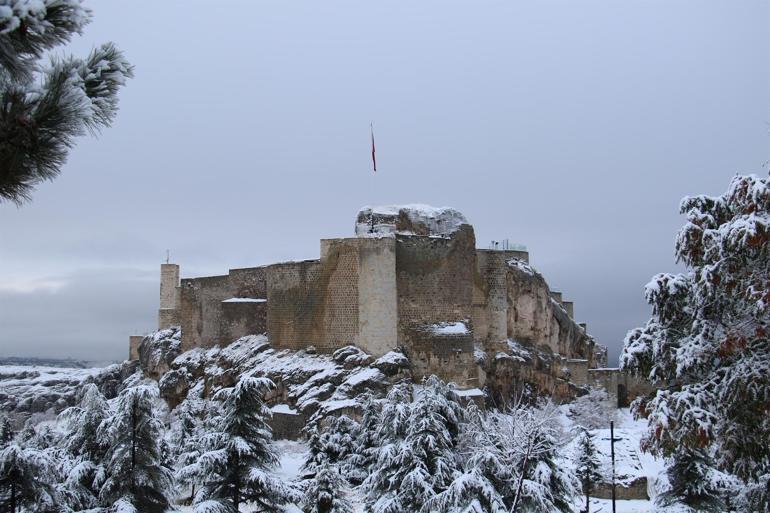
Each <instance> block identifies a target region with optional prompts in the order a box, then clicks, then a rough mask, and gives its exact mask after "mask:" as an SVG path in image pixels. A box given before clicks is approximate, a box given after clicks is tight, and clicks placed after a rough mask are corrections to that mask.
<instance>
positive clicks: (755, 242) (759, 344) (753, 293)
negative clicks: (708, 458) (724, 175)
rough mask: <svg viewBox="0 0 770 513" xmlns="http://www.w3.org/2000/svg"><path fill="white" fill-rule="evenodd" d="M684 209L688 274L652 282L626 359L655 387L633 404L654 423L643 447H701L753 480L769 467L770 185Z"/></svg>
mask: <svg viewBox="0 0 770 513" xmlns="http://www.w3.org/2000/svg"><path fill="white" fill-rule="evenodd" d="M680 211H681V213H683V214H685V215H686V216H687V222H686V224H685V225H684V227H683V228H682V229H681V231H680V232H679V235H678V236H677V239H676V256H677V259H678V260H679V261H680V262H682V263H684V265H685V266H686V271H685V272H684V273H681V274H658V275H656V276H654V277H653V279H652V281H651V282H650V283H648V284H647V286H646V288H645V296H646V299H647V302H648V303H649V304H650V305H651V306H652V314H653V316H652V318H651V319H650V321H648V323H647V325H646V326H645V327H643V328H637V329H635V330H633V331H631V332H629V334H628V335H627V337H626V340H625V347H624V349H623V353H622V355H621V366H622V367H623V368H624V369H627V370H631V371H633V372H635V373H637V374H638V375H641V376H643V377H645V378H647V379H649V380H650V381H652V382H655V383H656V384H657V385H658V387H657V390H656V391H655V392H653V393H652V394H651V395H650V396H649V397H646V398H644V399H643V400H641V401H638V402H637V403H636V405H635V411H636V413H637V414H639V415H642V416H645V417H647V419H648V423H649V429H648V432H647V436H646V437H645V439H644V440H643V447H644V448H645V449H647V450H650V451H651V452H654V453H657V454H663V455H665V456H670V455H673V454H674V453H676V452H677V451H679V450H680V448H686V449H691V450H693V451H695V450H704V451H705V452H706V453H708V454H713V455H714V457H715V464H716V466H717V468H718V469H720V470H723V471H727V472H730V473H734V474H736V475H737V476H738V477H740V478H741V479H743V480H746V481H749V482H750V481H755V482H757V481H759V480H763V479H764V476H768V474H769V473H770V422H768V421H767V419H768V415H767V412H768V411H770V379H768V376H770V338H768V333H770V281H768V276H770V186H768V180H767V179H765V178H758V177H757V176H753V175H749V176H736V177H734V178H733V180H732V182H731V184H730V186H729V188H728V190H727V192H726V193H725V194H723V195H721V196H717V197H710V196H696V197H691V198H685V199H684V200H682V203H681V206H680ZM769 495H770V494H769ZM762 507H765V508H767V507H768V506H767V504H765V505H760V506H759V508H760V509H761V508H762Z"/></svg>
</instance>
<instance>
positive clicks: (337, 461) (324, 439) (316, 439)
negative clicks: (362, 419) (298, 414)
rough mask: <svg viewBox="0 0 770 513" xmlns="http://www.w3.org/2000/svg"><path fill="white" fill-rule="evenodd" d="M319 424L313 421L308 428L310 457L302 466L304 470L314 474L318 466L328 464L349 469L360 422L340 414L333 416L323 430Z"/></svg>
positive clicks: (306, 472) (307, 473) (308, 473)
mask: <svg viewBox="0 0 770 513" xmlns="http://www.w3.org/2000/svg"><path fill="white" fill-rule="evenodd" d="M318 424H319V423H318V422H313V423H312V424H309V425H308V427H307V428H306V432H307V439H308V458H307V459H306V460H305V463H304V464H303V466H302V471H303V472H304V473H305V474H306V475H311V476H312V475H313V474H315V472H316V469H317V468H318V467H320V466H325V465H328V464H332V465H337V466H338V467H340V468H342V469H344V470H347V469H348V468H349V464H348V459H349V458H350V457H351V456H352V455H353V454H354V452H355V450H356V445H355V443H356V436H357V432H358V431H359V425H358V423H357V422H356V421H354V420H353V419H351V418H350V417H348V416H347V415H340V416H339V417H332V418H331V419H330V422H329V425H328V426H327V428H326V429H325V430H323V431H321V429H320V426H319V425H318ZM346 474H347V472H346Z"/></svg>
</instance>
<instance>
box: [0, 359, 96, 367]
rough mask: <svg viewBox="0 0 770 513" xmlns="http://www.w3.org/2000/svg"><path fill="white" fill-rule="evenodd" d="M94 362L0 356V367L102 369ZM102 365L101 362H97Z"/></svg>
mask: <svg viewBox="0 0 770 513" xmlns="http://www.w3.org/2000/svg"><path fill="white" fill-rule="evenodd" d="M94 363H95V362H87V361H85V360H73V359H72V358H36V357H31V356H0V365H22V366H25V367H26V366H42V367H60V368H63V369H88V368H91V367H102V366H103V365H94ZM99 363H102V362H99Z"/></svg>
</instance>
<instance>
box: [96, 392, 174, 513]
mask: <svg viewBox="0 0 770 513" xmlns="http://www.w3.org/2000/svg"><path fill="white" fill-rule="evenodd" d="M157 397H158V389H157V386H156V385H154V384H153V385H144V384H140V385H136V386H133V387H129V388H126V389H124V390H123V391H122V392H121V393H120V395H119V396H118V398H117V402H116V404H115V409H114V411H112V412H111V415H110V416H109V417H108V418H106V419H105V420H104V422H102V424H101V426H100V427H99V433H98V436H99V440H100V441H101V443H104V444H105V445H107V446H108V447H109V450H108V452H107V454H106V465H105V471H106V476H107V478H106V480H105V481H104V484H103V485H102V487H101V489H100V491H99V499H100V502H102V503H103V504H104V505H110V504H113V503H115V502H116V501H118V500H119V499H120V500H122V501H123V503H126V504H131V505H133V507H134V508H136V509H137V510H139V511H141V512H142V513H154V512H159V513H162V512H165V511H166V509H167V508H168V507H169V499H168V496H169V494H170V491H171V487H172V484H173V481H172V475H171V472H170V470H169V469H168V468H166V467H164V466H163V465H162V462H161V450H160V440H161V438H162V435H163V423H162V422H161V421H160V420H159V419H158V417H157V415H156V413H155V409H154V405H153V402H154V400H155V399H156V398H157Z"/></svg>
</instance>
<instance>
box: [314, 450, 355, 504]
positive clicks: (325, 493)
mask: <svg viewBox="0 0 770 513" xmlns="http://www.w3.org/2000/svg"><path fill="white" fill-rule="evenodd" d="M303 491H304V496H303V498H302V511H303V512H304V513H352V511H353V508H352V506H351V504H350V501H349V500H348V499H347V497H346V496H345V479H344V478H343V477H342V475H341V474H340V469H339V467H338V466H337V465H335V464H332V463H330V462H329V461H324V462H323V463H321V464H320V465H318V466H316V468H315V475H314V476H313V478H312V479H310V480H308V481H306V482H305V484H304V486H303Z"/></svg>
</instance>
